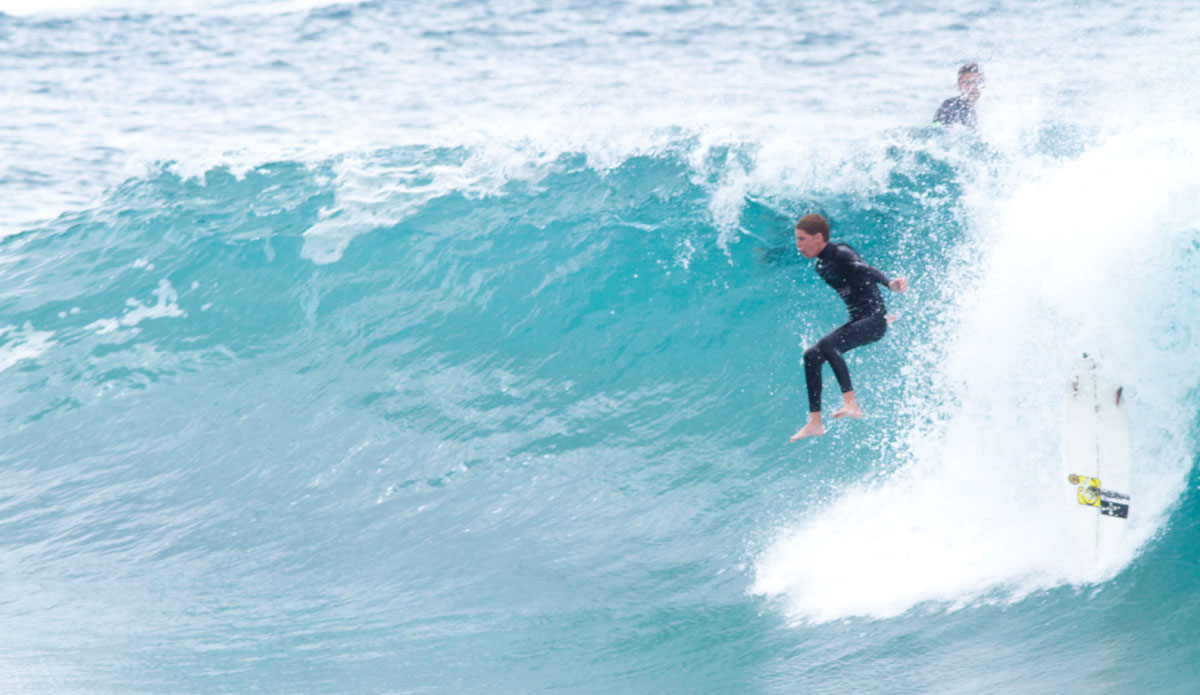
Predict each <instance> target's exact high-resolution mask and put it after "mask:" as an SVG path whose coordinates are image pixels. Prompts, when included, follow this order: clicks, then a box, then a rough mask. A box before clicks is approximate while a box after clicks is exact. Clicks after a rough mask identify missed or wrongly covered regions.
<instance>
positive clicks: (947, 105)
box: [933, 97, 976, 128]
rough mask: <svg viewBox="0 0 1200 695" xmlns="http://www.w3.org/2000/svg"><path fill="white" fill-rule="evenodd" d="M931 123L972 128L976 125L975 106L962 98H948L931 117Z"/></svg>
mask: <svg viewBox="0 0 1200 695" xmlns="http://www.w3.org/2000/svg"><path fill="white" fill-rule="evenodd" d="M933 122H934V123H940V124H942V125H965V126H966V127H968V128H974V127H975V125H976V120H975V105H974V104H972V103H971V102H969V101H967V100H966V99H963V98H962V97H950V98H949V99H947V100H945V101H943V102H942V106H941V108H939V109H938V110H937V113H936V114H934V116H933Z"/></svg>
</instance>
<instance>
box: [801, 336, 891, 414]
mask: <svg viewBox="0 0 1200 695" xmlns="http://www.w3.org/2000/svg"><path fill="white" fill-rule="evenodd" d="M886 332H887V319H885V318H883V317H871V318H866V319H859V320H857V321H850V322H849V323H846V324H843V325H841V326H839V327H838V328H836V329H834V330H833V331H832V332H831V333H830V334H829V335H827V336H825V337H824V338H821V340H819V341H818V342H817V345H816V347H817V349H819V350H820V352H821V355H822V356H823V357H824V358H825V361H827V362H829V366H830V368H832V369H833V375H834V376H835V377H837V381H838V386H839V387H841V389H842V408H841V409H840V410H838V411H837V412H835V413H834V414H833V417H835V418H841V417H850V418H859V417H862V410H861V409H860V408H859V407H858V401H856V400H855V398H854V386H853V385H852V384H851V383H850V370H849V369H848V368H847V367H846V360H845V359H844V358H843V357H842V353H843V352H845V351H847V350H853V349H854V348H856V347H862V346H863V345H867V344H869V343H873V342H875V341H876V340H879V339H880V338H882V337H883V334H884V333H886Z"/></svg>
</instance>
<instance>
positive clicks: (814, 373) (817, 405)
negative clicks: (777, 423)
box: [804, 336, 828, 413]
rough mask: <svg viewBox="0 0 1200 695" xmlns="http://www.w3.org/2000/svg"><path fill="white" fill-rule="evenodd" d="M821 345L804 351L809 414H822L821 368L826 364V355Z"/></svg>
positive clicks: (818, 344)
mask: <svg viewBox="0 0 1200 695" xmlns="http://www.w3.org/2000/svg"><path fill="white" fill-rule="evenodd" d="M826 337H828V336H826ZM821 340H824V338H822V339H821ZM820 345H821V343H820V342H818V343H817V344H816V345H814V346H812V347H810V348H809V349H807V350H805V351H804V383H805V385H806V386H807V387H808V412H810V413H819V412H821V367H822V366H823V365H824V364H825V353H824V352H823V351H822V350H821V348H820Z"/></svg>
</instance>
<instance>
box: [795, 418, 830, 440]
mask: <svg viewBox="0 0 1200 695" xmlns="http://www.w3.org/2000/svg"><path fill="white" fill-rule="evenodd" d="M822 434H825V427H824V426H823V425H822V424H821V414H820V413H810V414H809V416H808V422H807V423H805V425H804V427H802V428H800V431H799V432H797V433H796V434H793V435H792V439H791V441H793V442H798V441H800V440H801V439H804V438H805V437H817V436H820V435H822Z"/></svg>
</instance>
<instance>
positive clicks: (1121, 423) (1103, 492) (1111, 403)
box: [1062, 357, 1130, 566]
mask: <svg viewBox="0 0 1200 695" xmlns="http://www.w3.org/2000/svg"><path fill="white" fill-rule="evenodd" d="M1062 460H1063V473H1064V476H1063V478H1064V479H1063V484H1064V485H1065V486H1066V494H1065V496H1066V497H1067V500H1065V501H1066V502H1067V504H1069V505H1070V507H1071V509H1070V518H1071V527H1072V529H1073V530H1074V532H1075V533H1076V534H1077V536H1078V538H1079V543H1080V545H1081V547H1082V548H1083V549H1085V551H1086V554H1090V555H1092V556H1093V559H1094V561H1095V563H1096V564H1097V565H1101V566H1107V565H1110V564H1111V561H1113V560H1116V559H1117V554H1118V553H1119V552H1120V549H1121V545H1122V539H1123V536H1124V534H1125V526H1126V524H1127V523H1128V517H1129V509H1130V499H1129V494H1130V486H1129V465H1130V453H1129V420H1128V418H1127V417H1126V415H1125V398H1124V392H1123V389H1122V387H1120V386H1118V385H1113V384H1110V383H1108V382H1106V381H1104V380H1103V379H1101V378H1099V377H1098V375H1097V373H1096V363H1095V361H1094V360H1092V359H1091V358H1089V357H1084V358H1083V359H1081V360H1079V361H1078V362H1076V363H1075V368H1074V370H1073V373H1072V376H1071V382H1070V384H1069V385H1068V387H1067V394H1066V399H1065V405H1064V408H1063V432H1062Z"/></svg>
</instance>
